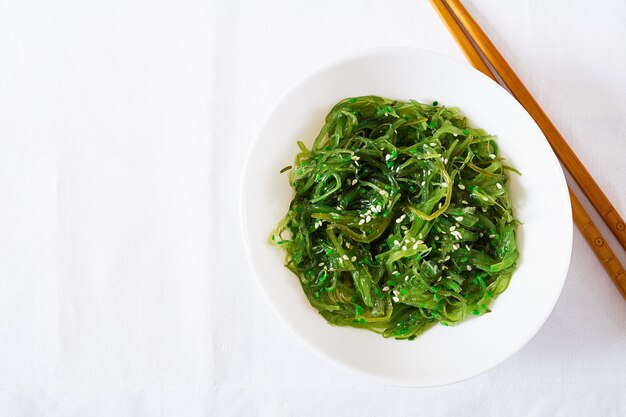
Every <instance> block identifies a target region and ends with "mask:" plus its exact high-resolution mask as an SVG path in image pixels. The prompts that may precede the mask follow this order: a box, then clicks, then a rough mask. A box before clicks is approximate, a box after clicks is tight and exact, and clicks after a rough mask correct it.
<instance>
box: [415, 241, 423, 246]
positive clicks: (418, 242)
mask: <svg viewBox="0 0 626 417" xmlns="http://www.w3.org/2000/svg"><path fill="white" fill-rule="evenodd" d="M422 243H424V241H423V240H418V241H417V242H415V244H417V245H421V244H422Z"/></svg>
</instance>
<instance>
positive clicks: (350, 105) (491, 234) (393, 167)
mask: <svg viewBox="0 0 626 417" xmlns="http://www.w3.org/2000/svg"><path fill="white" fill-rule="evenodd" d="M298 146H299V148H300V152H299V153H298V154H297V156H296V159H295V164H294V166H293V167H287V168H285V169H284V170H283V171H282V172H285V171H289V182H290V184H291V187H292V188H293V190H294V192H295V194H294V197H293V199H292V201H291V204H290V206H289V212H288V213H287V216H286V217H285V218H284V219H283V220H282V221H281V222H280V224H278V226H277V228H276V230H274V232H273V233H272V235H271V240H272V241H273V242H274V243H275V244H277V245H280V247H282V248H283V249H284V250H285V251H286V253H287V260H286V266H287V267H288V268H289V269H290V270H291V271H293V273H294V274H296V275H297V276H298V278H299V279H300V282H301V284H302V288H303V289H304V292H305V293H306V296H307V297H308V299H309V301H310V303H311V305H312V306H313V307H315V308H316V309H317V310H318V311H319V313H320V314H321V315H322V316H323V317H324V318H325V319H326V320H327V321H328V322H329V323H331V324H334V325H340V326H353V327H357V328H363V329H368V330H372V331H375V332H377V333H380V334H382V335H383V336H385V337H395V338H397V339H410V340H412V339H414V338H415V337H416V336H418V335H419V334H421V333H422V332H424V331H425V330H427V329H429V328H430V327H432V326H433V325H435V324H436V323H441V324H442V325H444V326H449V325H454V324H456V323H459V322H460V321H462V320H463V319H464V318H465V317H466V316H467V315H468V314H473V315H481V314H484V313H486V312H489V311H490V310H489V305H490V302H491V301H492V300H493V299H494V298H495V297H496V296H497V295H498V294H500V293H502V292H503V291H504V290H505V289H506V288H507V286H508V284H509V281H510V279H511V274H512V273H513V270H514V269H515V264H516V261H517V258H518V251H517V248H516V243H515V228H516V226H517V224H518V222H517V221H516V220H515V219H514V217H513V214H512V210H511V196H510V193H509V189H508V187H507V175H506V174H507V170H513V171H515V170H514V169H513V168H511V167H508V166H506V165H504V164H503V161H502V159H501V158H499V157H498V147H497V145H496V142H495V140H494V137H493V136H490V135H488V134H487V133H485V132H484V131H483V130H481V129H474V128H471V127H469V126H468V125H467V121H466V119H465V118H464V117H463V116H461V115H460V113H459V111H458V110H457V109H455V108H448V107H445V106H439V105H438V103H437V102H434V103H432V105H427V104H421V103H418V102H416V101H408V102H405V101H399V100H390V99H386V98H381V97H375V96H365V97H356V98H349V99H345V100H342V101H340V102H339V103H337V104H336V105H335V107H333V109H332V110H331V111H330V113H329V114H328V116H326V123H325V124H324V126H323V127H322V129H321V131H320V133H319V135H318V136H317V138H316V139H315V142H314V143H313V146H312V148H311V149H308V148H307V147H306V146H305V145H304V144H303V143H302V142H298ZM515 172H517V171H515Z"/></svg>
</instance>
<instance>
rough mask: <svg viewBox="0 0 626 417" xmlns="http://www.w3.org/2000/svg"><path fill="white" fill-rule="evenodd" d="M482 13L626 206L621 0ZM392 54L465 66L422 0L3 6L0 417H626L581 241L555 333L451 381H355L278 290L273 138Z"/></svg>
mask: <svg viewBox="0 0 626 417" xmlns="http://www.w3.org/2000/svg"><path fill="white" fill-rule="evenodd" d="M464 3H465V5H466V7H467V8H468V9H469V10H470V12H471V13H473V15H474V16H475V18H476V20H477V21H478V22H479V23H480V24H481V25H482V26H483V28H484V30H485V31H486V32H487V34H488V35H489V36H490V37H491V38H492V40H493V41H494V43H495V44H496V46H497V47H498V48H499V49H500V51H501V52H502V53H503V55H504V56H505V57H506V58H507V59H508V60H509V62H510V64H511V66H512V67H513V68H514V69H515V70H516V71H517V73H518V74H519V76H520V77H521V78H522V80H523V81H524V83H525V84H526V85H527V87H528V88H529V89H530V91H531V92H532V93H533V94H534V95H535V97H536V99H537V101H538V102H539V103H540V104H541V105H542V106H543V108H544V109H545V111H546V113H547V114H548V115H549V116H550V117H551V118H552V120H553V121H554V123H555V124H556V125H557V126H558V128H559V129H560V131H561V132H562V133H563V135H564V136H565V137H566V138H567V140H568V142H569V143H570V144H571V146H572V148H573V149H574V151H575V152H576V153H577V154H578V155H579V157H580V159H581V160H582V161H583V162H584V163H585V164H586V166H587V168H588V169H589V171H590V172H591V174H592V175H593V176H594V177H595V178H596V180H597V182H598V183H599V184H600V185H601V187H602V188H603V189H604V190H605V192H606V194H607V195H608V196H609V198H610V199H611V200H612V201H613V203H614V204H615V207H616V208H617V209H618V211H620V212H621V213H622V214H623V215H626V194H625V193H624V189H625V188H624V185H625V184H626V181H625V180H626V169H625V168H624V165H623V159H624V155H625V154H626V77H625V76H624V74H626V54H625V53H624V42H625V41H626V6H625V3H623V2H621V1H619V0H613V1H604V2H590V1H582V0H576V1H565V0H559V1H552V2H546V1H540V0H525V1H516V2H506V3H505V2H502V1H498V0H466V1H464ZM389 45H399V46H414V47H418V48H423V49H428V50H433V51H438V52H440V53H443V54H446V55H449V56H452V57H455V58H458V59H463V57H462V55H461V53H460V51H459V50H458V48H457V46H456V45H455V43H454V42H453V40H452V38H451V37H450V35H449V34H448V33H447V31H446V30H445V28H444V26H443V25H442V23H441V22H440V20H439V18H438V17H437V15H436V14H435V13H434V11H433V10H432V8H431V6H430V4H429V3H428V2H427V1H425V0H412V1H409V0H406V1H405V0H390V1H385V2H382V1H373V0H344V1H333V0H318V1H314V2H295V1H288V0H272V1H243V0H229V1H219V2H218V1H201V0H189V1H186V2H178V1H172V0H166V1H161V2H151V1H148V0H140V1H135V2H127V1H122V0H107V1H104V0H96V1H92V2H76V1H70V0H60V1H56V2H45V1H37V0H34V1H30V0H28V1H27V0H25V1H20V2H2V3H1V4H0V75H1V77H0V335H2V342H1V343H0V415H3V416H28V417H30V416H86V415H88V416H244V415H245V416H252V415H261V416H292V415H299V416H319V415H325V416H359V417H362V416H368V415H372V416H383V415H431V416H457V415H474V416H503V415H506V416H560V415H563V416H566V415H567V416H571V415H598V416H599V415H602V416H618V415H626V330H625V328H626V303H625V302H624V300H623V299H622V298H621V297H620V295H619V294H618V292H617V290H616V289H615V288H614V286H613V284H612V283H611V282H610V280H609V279H608V277H607V275H606V274H605V273H604V271H603V270H602V268H601V266H600V264H599V262H598V261H597V260H596V259H595V258H594V256H593V254H592V253H591V251H590V249H589V248H588V247H587V246H586V244H585V242H584V240H583V239H582V238H581V236H580V234H579V233H578V232H577V231H576V232H575V236H574V247H573V257H572V261H571V266H570V272H569V275H568V279H567V281H566V284H565V287H564V289H563V293H562V295H561V298H560V299H559V301H558V303H557V305H556V307H555V309H554V312H553V313H552V315H551V317H550V318H549V319H548V321H547V322H546V324H545V325H544V327H543V328H542V329H541V331H540V332H539V333H538V334H537V336H536V337H535V338H534V339H533V340H532V341H531V342H530V343H529V344H528V345H527V346H526V347H525V348H524V349H522V350H521V351H520V352H519V353H518V354H516V355H515V356H513V357H512V358H511V359H509V360H507V361H506V362H505V363H503V364H501V365H500V366H498V367H497V368H495V369H493V370H491V371H489V372H487V373H485V374H483V375H481V376H479V377H476V378H474V379H471V380H469V381H466V382H463V383H459V384H455V385H451V386H447V387H439V388H429V389H407V388H403V389H401V388H394V387H389V386H384V385H380V384H378V383H375V382H372V381H370V380H368V379H364V378H363V377H360V376H356V375H353V374H352V373H349V372H347V371H345V370H343V369H339V368H337V367H336V366H335V365H333V364H331V363H329V362H327V361H326V360H324V359H322V358H320V357H318V356H316V355H315V354H314V353H312V352H311V351H309V350H308V349H307V348H306V346H304V345H303V344H302V343H301V342H300V341H299V340H298V339H296V337H294V336H293V335H292V334H291V333H290V332H289V331H288V330H287V328H286V327H285V326H284V325H283V324H282V323H281V322H280V321H279V320H278V318H277V317H276V315H275V314H274V312H273V311H272V310H271V308H270V306H269V305H268V303H267V302H266V301H265V299H264V298H263V297H262V296H261V295H260V292H259V288H258V287H257V285H256V284H255V282H254V279H253V277H252V273H251V270H250V268H249V266H248V265H247V263H246V262H245V261H244V255H243V247H242V241H241V238H240V228H239V223H238V216H237V212H238V203H239V202H238V185H239V180H240V175H241V171H242V167H243V160H244V155H245V153H246V151H247V149H248V148H249V146H250V144H251V141H252V139H253V137H254V135H255V132H256V130H257V129H258V127H259V125H260V124H261V123H262V121H263V119H264V118H265V117H266V115H267V114H268V111H269V109H270V108H271V107H272V106H273V105H274V104H275V103H276V102H277V100H278V99H279V97H280V96H281V95H282V94H283V93H285V92H286V91H287V90H288V89H289V88H290V87H291V86H292V85H293V84H294V83H296V82H297V81H298V80H299V79H300V78H302V77H303V76H305V75H306V74H308V73H309V72H311V71H312V70H313V69H315V68H317V67H319V66H321V65H323V64H326V63H328V62H330V61H332V60H335V59H337V58H339V57H341V56H343V55H345V54H347V53H350V52H353V51H356V50H359V49H363V48H368V47H374V46H389ZM260 157H262V156H260ZM594 218H595V219H596V220H597V217H594ZM602 230H603V231H606V228H603V229H602ZM609 242H611V243H615V241H614V240H613V239H609ZM614 247H615V248H617V246H616V245H614ZM620 251H621V250H620ZM620 258H621V260H622V262H624V263H626V258H625V256H624V252H623V251H621V252H620Z"/></svg>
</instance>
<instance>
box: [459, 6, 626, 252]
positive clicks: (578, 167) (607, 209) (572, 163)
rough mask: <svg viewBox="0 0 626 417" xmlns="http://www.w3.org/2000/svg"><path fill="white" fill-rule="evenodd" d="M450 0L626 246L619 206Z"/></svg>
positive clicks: (463, 11) (475, 26)
mask: <svg viewBox="0 0 626 417" xmlns="http://www.w3.org/2000/svg"><path fill="white" fill-rule="evenodd" d="M447 3H448V6H449V7H450V10H451V11H452V13H454V15H455V16H456V17H457V19H458V20H459V22H461V24H462V25H463V27H464V28H465V30H466V31H467V33H468V34H469V36H471V38H472V39H473V40H474V42H475V43H476V45H477V46H478V47H479V48H480V50H481V52H482V53H483V54H484V55H485V57H486V58H487V59H488V60H489V63H490V64H491V66H492V67H493V68H494V70H495V71H496V72H497V74H498V76H499V77H500V78H501V79H502V81H503V82H504V83H505V84H506V86H507V87H508V88H509V90H510V91H511V93H513V96H514V97H515V98H516V99H517V101H519V102H520V104H521V105H522V106H524V108H525V109H526V111H528V113H529V114H530V115H531V116H532V117H533V119H535V122H537V125H539V127H540V128H541V130H542V131H543V133H544V134H545V135H546V138H547V139H548V142H549V143H550V145H551V146H552V149H553V150H554V153H555V154H556V155H557V156H558V158H559V159H560V160H561V162H562V163H563V165H564V166H565V168H567V170H568V171H569V172H570V174H572V178H574V180H575V181H576V183H578V185H579V186H580V189H581V190H582V191H583V192H584V193H585V195H586V196H587V198H588V199H589V201H590V202H591V204H592V205H593V207H594V208H595V209H596V211H597V212H598V214H599V215H600V217H602V219H603V220H604V222H605V223H606V225H607V226H608V227H609V229H611V232H612V233H613V234H614V235H615V237H616V238H617V240H618V241H619V243H620V244H621V245H622V248H624V249H626V224H625V223H624V219H622V217H621V216H620V215H619V213H618V212H617V210H615V208H614V207H613V204H611V202H610V201H609V199H608V198H607V196H606V195H605V194H604V192H603V191H602V189H600V187H599V186H598V184H597V183H596V181H595V180H594V179H593V177H592V176H591V174H589V172H588V171H587V169H586V168H585V166H584V165H583V164H582V162H580V159H578V157H577V156H576V154H575V153H574V151H572V148H570V146H569V145H568V144H567V142H565V139H563V136H561V134H560V133H559V131H558V130H557V129H556V127H555V126H554V124H553V123H552V122H551V121H550V119H549V118H548V116H547V115H546V114H545V113H544V111H543V110H542V108H541V107H540V106H539V104H538V103H537V102H536V101H535V99H534V98H533V96H532V95H531V94H530V92H529V91H528V89H527V88H526V87H525V86H524V84H523V83H522V81H521V80H520V79H519V78H518V77H517V75H515V72H514V71H513V69H511V67H510V66H509V64H508V63H507V62H506V60H505V59H504V58H503V57H502V55H501V54H500V52H498V50H497V49H496V47H495V46H494V45H493V43H491V41H490V40H489V38H488V37H487V35H485V32H483V31H482V29H481V28H480V26H478V24H477V23H476V22H475V21H474V19H473V18H472V16H471V15H470V14H469V13H468V11H467V10H466V9H465V7H463V5H462V4H461V3H460V2H459V0H447Z"/></svg>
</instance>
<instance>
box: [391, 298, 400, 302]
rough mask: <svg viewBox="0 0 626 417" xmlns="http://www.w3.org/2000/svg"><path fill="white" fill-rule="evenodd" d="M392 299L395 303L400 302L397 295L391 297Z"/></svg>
mask: <svg viewBox="0 0 626 417" xmlns="http://www.w3.org/2000/svg"><path fill="white" fill-rule="evenodd" d="M392 300H393V301H395V302H396V303H398V302H400V299H399V298H398V297H393V298H392Z"/></svg>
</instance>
